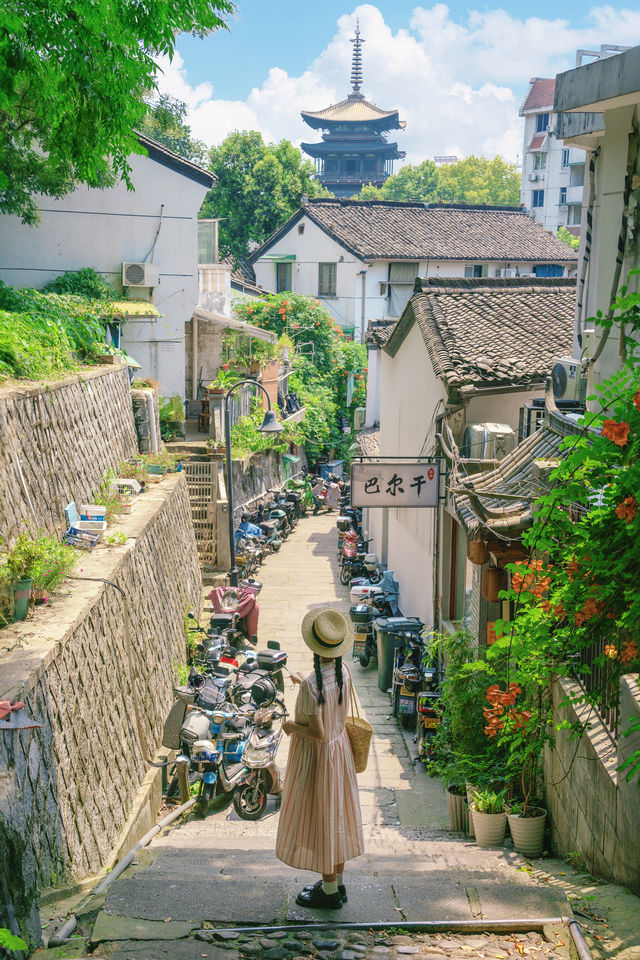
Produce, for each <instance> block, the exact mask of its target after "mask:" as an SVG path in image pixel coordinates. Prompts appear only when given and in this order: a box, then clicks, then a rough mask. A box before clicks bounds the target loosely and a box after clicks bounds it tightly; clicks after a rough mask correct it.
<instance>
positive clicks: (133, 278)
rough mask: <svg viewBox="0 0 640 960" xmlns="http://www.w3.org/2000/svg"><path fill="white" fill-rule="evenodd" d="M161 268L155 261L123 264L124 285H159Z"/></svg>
mask: <svg viewBox="0 0 640 960" xmlns="http://www.w3.org/2000/svg"><path fill="white" fill-rule="evenodd" d="M159 277H160V270H159V268H158V267H157V266H156V265H155V263H132V262H123V264H122V286H123V287H157V286H158V279H159Z"/></svg>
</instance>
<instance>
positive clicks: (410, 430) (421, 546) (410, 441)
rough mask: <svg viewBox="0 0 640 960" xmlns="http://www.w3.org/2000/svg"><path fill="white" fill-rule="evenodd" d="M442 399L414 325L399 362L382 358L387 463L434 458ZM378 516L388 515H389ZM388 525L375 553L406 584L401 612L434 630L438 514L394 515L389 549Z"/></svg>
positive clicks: (383, 438) (384, 355)
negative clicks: (394, 458) (392, 458)
mask: <svg viewBox="0 0 640 960" xmlns="http://www.w3.org/2000/svg"><path fill="white" fill-rule="evenodd" d="M440 399H443V400H444V391H443V388H442V385H441V383H440V381H439V380H437V379H436V377H435V375H434V374H433V369H432V367H431V364H430V362H429V360H428V355H427V350H426V347H425V345H424V341H423V339H422V335H421V333H420V331H419V329H418V327H417V326H416V325H414V326H413V327H412V329H411V331H410V332H409V334H408V336H407V338H406V340H405V341H404V343H403V344H402V345H401V347H400V349H399V350H398V353H397V354H396V356H395V357H393V358H392V357H390V356H389V355H388V354H387V353H385V352H384V351H383V352H381V409H380V453H381V454H382V455H383V456H386V457H390V456H406V457H414V456H418V455H419V454H420V453H421V452H424V453H426V454H428V453H431V452H432V450H433V436H434V430H435V418H433V413H434V411H435V409H436V406H437V405H438V401H439V400H440ZM429 428H431V429H430V431H429ZM425 440H426V443H425V442H424V441H425ZM423 444H424V449H423ZM376 512H377V513H379V514H382V513H383V510H382V509H378V510H377V511H376ZM371 513H372V514H373V513H374V511H373V510H371ZM383 522H384V521H383V517H382V516H381V517H380V518H378V519H377V522H376V524H375V530H376V535H377V538H378V539H377V540H376V543H375V549H376V552H377V553H378V554H379V555H384V554H385V553H386V563H387V566H388V568H389V569H390V570H393V571H394V575H395V577H396V579H397V580H398V582H399V583H400V607H401V609H402V611H403V613H405V614H406V615H407V616H418V617H421V618H422V619H423V620H425V622H426V623H429V624H431V623H433V545H434V544H433V536H434V525H435V510H434V509H431V508H426V507H425V508H423V509H419V510H415V509H414V510H411V509H389V510H388V538H387V542H386V544H385V542H384V538H383V537H382V526H383ZM373 526H374V525H373V524H372V527H373Z"/></svg>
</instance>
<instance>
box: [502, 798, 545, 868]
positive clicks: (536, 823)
mask: <svg viewBox="0 0 640 960" xmlns="http://www.w3.org/2000/svg"><path fill="white" fill-rule="evenodd" d="M530 812H531V814H532V816H530V817H521V816H520V814H519V813H510V814H508V816H507V819H508V820H509V830H510V831H511V837H512V839H513V845H514V847H515V848H516V850H517V851H518V853H521V854H522V855H523V856H525V857H529V858H531V859H535V858H536V857H540V856H542V850H543V848H544V825H545V821H546V818H547V811H546V810H542V809H541V808H540V807H532V808H531V811H530Z"/></svg>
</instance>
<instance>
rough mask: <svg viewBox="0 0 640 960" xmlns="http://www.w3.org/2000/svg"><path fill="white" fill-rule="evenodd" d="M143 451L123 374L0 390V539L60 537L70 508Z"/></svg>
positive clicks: (96, 373) (115, 370) (97, 372)
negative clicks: (27, 533)
mask: <svg viewBox="0 0 640 960" xmlns="http://www.w3.org/2000/svg"><path fill="white" fill-rule="evenodd" d="M137 450H138V447H137V442H136V434H135V428H134V423H133V413H132V409H131V397H130V391H129V375H128V373H127V368H125V367H118V366H105V367H96V368H93V369H90V370H86V371H83V372H82V373H79V374H77V375H75V376H73V377H71V378H68V379H66V380H61V381H54V382H51V383H50V384H48V385H46V386H43V385H42V384H27V383H25V384H20V386H18V387H16V386H15V385H11V386H7V387H2V388H0V537H3V538H4V540H5V543H6V544H8V545H9V546H11V544H12V543H13V541H14V540H15V538H16V537H17V536H18V534H19V533H20V532H21V531H22V530H25V529H26V530H29V531H30V532H31V533H32V534H35V533H37V532H38V531H40V530H42V531H45V532H46V533H49V534H50V533H53V532H55V531H56V530H59V529H60V526H61V524H62V523H64V507H65V506H66V504H67V503H68V502H69V501H70V500H75V501H76V502H77V503H86V502H90V497H91V496H92V494H94V493H95V491H96V489H97V487H98V485H99V481H100V478H101V477H102V475H103V474H104V473H106V471H107V470H108V469H109V468H113V467H116V466H117V465H118V463H120V461H121V460H123V459H126V458H127V457H131V456H133V455H134V454H136V453H137Z"/></svg>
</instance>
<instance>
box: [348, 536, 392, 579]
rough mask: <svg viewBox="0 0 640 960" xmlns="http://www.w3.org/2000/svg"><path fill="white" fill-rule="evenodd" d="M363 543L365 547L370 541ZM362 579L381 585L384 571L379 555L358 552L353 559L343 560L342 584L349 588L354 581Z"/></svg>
mask: <svg viewBox="0 0 640 960" xmlns="http://www.w3.org/2000/svg"><path fill="white" fill-rule="evenodd" d="M362 542H363V544H365V545H366V544H367V543H369V541H368V540H364V541H362ZM360 577H362V578H363V579H366V580H367V581H368V582H369V583H370V584H376V583H380V581H381V580H382V569H381V567H380V561H379V560H378V557H377V554H375V553H365V552H364V551H362V550H357V551H356V553H355V555H354V556H353V557H344V558H343V560H342V563H341V564H340V583H342V584H344V586H345V587H347V586H349V584H351V582H352V581H353V580H354V579H359V578H360Z"/></svg>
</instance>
